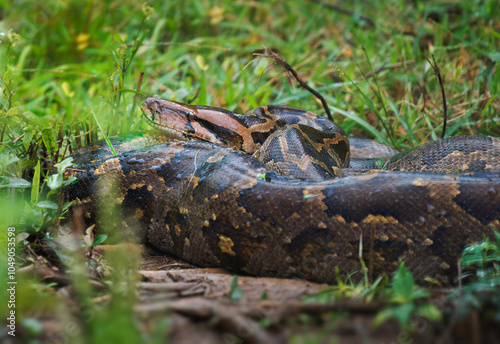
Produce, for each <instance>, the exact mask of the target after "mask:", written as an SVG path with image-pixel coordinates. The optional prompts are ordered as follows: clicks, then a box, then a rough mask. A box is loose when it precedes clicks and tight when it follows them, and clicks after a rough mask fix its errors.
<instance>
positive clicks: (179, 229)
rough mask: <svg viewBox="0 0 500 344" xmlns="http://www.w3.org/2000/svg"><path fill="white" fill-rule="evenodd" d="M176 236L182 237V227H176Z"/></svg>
mask: <svg viewBox="0 0 500 344" xmlns="http://www.w3.org/2000/svg"><path fill="white" fill-rule="evenodd" d="M174 231H175V235H177V236H181V227H179V225H175V226H174Z"/></svg>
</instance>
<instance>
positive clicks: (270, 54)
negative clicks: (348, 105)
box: [245, 49, 333, 122]
mask: <svg viewBox="0 0 500 344" xmlns="http://www.w3.org/2000/svg"><path fill="white" fill-rule="evenodd" d="M254 55H255V56H259V57H265V58H268V59H271V60H273V61H274V62H275V63H276V64H278V66H281V67H282V68H284V69H285V70H286V71H287V73H290V74H292V75H293V77H294V78H295V80H297V82H298V83H299V84H300V86H301V87H302V88H305V89H306V90H308V91H309V92H311V93H312V94H314V96H315V97H316V98H318V99H319V100H320V101H321V104H322V105H323V108H324V109H325V112H326V115H327V116H328V119H329V120H330V121H332V122H333V117H332V113H331V111H330V108H329V107H328V104H327V103H326V100H325V98H323V96H322V95H321V94H319V93H318V91H316V90H315V89H313V88H311V87H310V86H309V85H307V83H306V82H305V81H304V80H302V79H301V77H300V76H299V75H298V74H297V72H296V71H295V69H293V68H292V66H290V65H289V64H288V62H286V60H285V59H284V58H283V57H281V55H279V54H278V53H276V52H274V51H272V50H269V49H265V52H264V54H260V53H254ZM253 61H255V60H252V61H250V63H251V62H253ZM247 66H248V64H247ZM245 67H246V66H245Z"/></svg>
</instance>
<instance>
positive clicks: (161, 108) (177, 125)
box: [141, 98, 218, 143]
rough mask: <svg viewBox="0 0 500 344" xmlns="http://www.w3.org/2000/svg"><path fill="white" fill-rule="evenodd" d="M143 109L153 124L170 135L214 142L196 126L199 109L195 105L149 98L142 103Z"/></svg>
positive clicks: (176, 137)
mask: <svg viewBox="0 0 500 344" xmlns="http://www.w3.org/2000/svg"><path fill="white" fill-rule="evenodd" d="M141 110H142V111H143V113H144V117H145V119H146V121H147V122H148V123H149V124H150V125H151V126H153V127H155V128H157V129H159V130H160V131H162V132H164V133H165V134H166V135H168V136H171V137H173V138H175V139H178V140H183V141H189V140H196V139H200V140H203V141H210V142H214V141H212V140H210V137H206V136H207V135H203V132H202V130H199V129H197V128H196V127H197V126H196V124H194V121H195V119H196V114H197V113H198V110H197V107H195V106H190V105H187V104H183V103H179V102H174V101H172V100H165V99H158V98H148V99H146V100H145V101H144V103H142V105H141ZM215 142H217V143H218V141H215Z"/></svg>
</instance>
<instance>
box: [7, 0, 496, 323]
mask: <svg viewBox="0 0 500 344" xmlns="http://www.w3.org/2000/svg"><path fill="white" fill-rule="evenodd" d="M345 6H346V7H345V9H346V10H348V11H351V13H349V14H345V13H341V12H339V11H337V10H334V9H331V8H328V7H326V6H323V5H321V4H320V3H317V2H316V1H262V2H259V1H234V0H233V1H203V0H184V1H158V2H148V3H139V2H136V1H130V0H125V1H72V0H69V1H62V0H46V1H6V0H0V40H1V41H0V77H1V79H0V89H1V95H0V170H1V173H0V178H1V180H0V194H1V197H0V202H1V204H0V209H1V210H2V212H1V215H0V224H2V230H1V233H2V235H1V241H0V243H1V244H2V245H4V243H5V241H4V240H5V239H6V233H4V228H6V226H5V224H13V223H15V224H17V225H18V227H17V229H18V230H19V231H24V230H26V231H30V230H31V231H33V230H35V231H46V232H49V234H48V235H49V236H50V233H51V231H53V230H54V227H53V226H54V224H56V223H57V215H58V214H59V212H60V211H61V210H62V209H61V204H62V202H60V201H61V200H60V199H59V202H57V201H58V199H57V192H54V193H53V195H50V197H47V193H48V192H49V190H50V187H49V185H48V183H49V182H50V181H49V175H50V174H51V173H53V168H54V166H55V165H56V164H57V163H58V162H60V161H61V160H62V159H63V158H64V156H66V155H68V154H69V152H70V151H71V150H72V149H74V148H76V147H78V146H81V145H86V144H89V143H90V142H94V141H96V140H98V139H101V138H103V135H104V134H106V135H123V134H125V133H127V132H132V131H146V130H149V129H150V128H149V127H148V126H147V124H145V123H144V122H143V121H142V120H141V113H140V110H139V106H138V105H140V103H141V102H142V101H143V100H144V99H145V98H146V97H148V96H152V95H156V96H159V97H162V98H166V99H173V100H178V101H192V102H193V103H195V104H206V105H212V106H218V107H223V108H228V109H230V110H234V111H239V112H245V111H247V110H250V109H252V108H254V107H257V106H259V105H264V104H283V105H288V106H295V107H300V108H305V109H308V110H311V111H314V112H317V113H319V114H323V115H324V111H323V109H322V107H321V104H320V103H319V102H318V101H317V99H315V98H314V97H313V96H312V95H311V94H309V93H308V92H307V91H305V90H303V89H301V88H299V87H297V86H296V84H295V83H294V81H293V80H291V79H289V76H288V75H286V74H285V73H283V71H282V70H281V69H280V68H279V67H278V66H276V65H275V64H273V63H272V61H270V60H268V59H265V58H257V59H256V56H254V55H253V53H255V52H260V53H262V52H263V49H264V48H269V49H273V50H274V51H277V52H279V53H280V54H281V56H283V57H284V58H285V59H286V60H287V61H288V63H289V64H290V65H292V66H294V67H295V68H296V70H297V71H298V73H299V74H300V75H301V76H302V78H303V79H305V80H307V82H308V83H309V85H310V86H313V87H315V88H316V89H317V90H318V91H320V92H321V93H322V94H323V96H324V97H325V98H326V100H327V101H328V103H329V105H330V107H331V110H332V112H333V113H334V118H335V120H336V121H337V122H338V123H339V124H340V125H341V126H342V127H343V128H344V129H345V130H346V131H347V132H348V133H350V134H351V135H355V136H363V137H369V138H374V139H377V140H378V141H380V142H385V143H388V144H391V145H393V146H395V147H397V148H400V149H405V148H409V147H413V146H415V145H418V144H419V143H421V142H424V141H426V140H431V139H436V138H438V137H439V135H440V133H441V129H442V108H443V105H442V104H443V103H442V99H441V94H440V89H439V84H438V83H437V79H436V78H435V76H434V74H433V70H432V68H431V67H430V65H429V64H428V63H427V61H426V60H425V56H430V55H431V54H434V55H435V58H436V61H437V64H438V66H439V67H440V69H441V73H442V75H443V78H444V80H445V84H444V87H445V91H446V95H447V99H448V108H449V127H448V130H447V136H450V135H458V134H466V135H469V134H477V135H493V136H498V135H500V119H499V102H498V95H499V87H500V84H499V80H500V70H499V68H498V62H499V61H500V52H499V48H500V45H499V41H500V40H499V38H500V33H499V30H500V22H499V21H498V18H500V8H499V4H498V2H497V1H494V0H491V1H479V0H473V1H461V2H460V1H458V2H456V1H450V2H449V1H438V2H432V4H431V2H427V1H419V0H415V1H403V0H393V1H370V2H367V1H361V0H355V1H351V2H348V3H347V2H346V3H345ZM250 62H251V63H250ZM384 68H387V69H385V70H380V69H384ZM374 71H375V72H376V73H375V76H376V78H375V77H370V75H372V72H374ZM141 73H144V74H143V77H141ZM139 83H141V84H140V87H139ZM37 164H40V167H38V168H37V167H36V166H37ZM37 171H38V172H37ZM36 173H39V175H40V177H41V182H37V181H35V180H34V179H33V175H35V176H38V175H37V174H36ZM35 179H36V178H35ZM30 183H33V184H32V186H36V191H32V190H33V188H32V189H31V190H30V189H29V186H30ZM61 185H62V184H57V183H56V184H55V186H56V187H55V188H54V189H55V190H56V191H57V190H58V189H59V188H60V187H61ZM54 197H55V198H54ZM43 200H47V201H49V203H41V202H43ZM50 202H54V203H55V204H56V206H55V207H56V208H55V209H54V203H50ZM0 252H2V256H1V260H2V261H1V262H0V263H2V264H1V265H2V267H1V270H0V272H1V273H2V276H4V275H5V274H4V272H5V271H4V269H5V266H6V264H4V263H3V262H4V260H6V259H7V258H6V256H3V252H4V251H3V248H2V249H0ZM38 291H39V292H40V293H42V291H41V290H38ZM28 299H29V300H34V299H33V297H31V298H28ZM4 301H5V299H4V296H3V294H2V297H0V302H1V304H2V305H3V304H4V303H5V302H4ZM33 302H35V303H36V302H37V301H33ZM39 302H42V301H40V300H39ZM26 308H29V307H28V306H26ZM2 314H3V313H2Z"/></svg>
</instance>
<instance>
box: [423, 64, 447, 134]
mask: <svg viewBox="0 0 500 344" xmlns="http://www.w3.org/2000/svg"><path fill="white" fill-rule="evenodd" d="M431 56H432V61H433V62H434V63H432V62H431V60H429V58H428V57H427V56H425V55H424V57H425V59H426V60H427V62H429V64H430V65H431V67H432V69H434V75H435V76H437V79H438V81H439V86H440V87H441V95H442V96H443V110H444V114H443V132H442V133H441V138H443V137H444V135H445V133H446V123H447V121H448V106H447V105H446V94H445V93H444V86H443V79H442V78H441V72H440V70H439V67H438V65H437V63H436V59H435V58H434V55H431Z"/></svg>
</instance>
